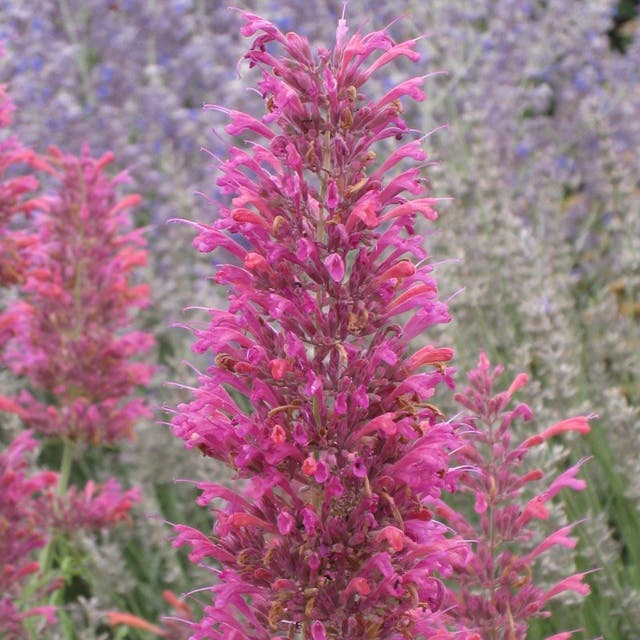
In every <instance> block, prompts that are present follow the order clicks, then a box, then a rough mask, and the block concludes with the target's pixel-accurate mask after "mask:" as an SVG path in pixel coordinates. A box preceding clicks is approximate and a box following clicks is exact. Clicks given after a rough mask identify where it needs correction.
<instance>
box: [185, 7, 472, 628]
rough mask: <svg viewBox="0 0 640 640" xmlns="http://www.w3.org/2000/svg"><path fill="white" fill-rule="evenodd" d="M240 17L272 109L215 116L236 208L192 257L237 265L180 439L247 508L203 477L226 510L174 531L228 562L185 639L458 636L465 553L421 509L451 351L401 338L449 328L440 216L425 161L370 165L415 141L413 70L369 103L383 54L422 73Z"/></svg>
mask: <svg viewBox="0 0 640 640" xmlns="http://www.w3.org/2000/svg"><path fill="white" fill-rule="evenodd" d="M242 16H243V18H244V20H245V25H244V27H243V28H242V33H243V34H244V35H246V36H255V39H254V42H253V46H252V47H251V49H250V50H249V52H248V53H247V55H246V58H247V60H249V63H250V66H251V67H258V68H260V69H261V73H262V76H261V80H260V82H259V84H258V86H259V91H260V93H261V95H262V97H263V99H264V101H265V106H266V111H267V114H266V115H265V116H263V118H262V119H261V120H258V119H256V118H254V117H251V116H248V115H247V114H244V113H240V112H237V111H229V110H225V109H219V110H220V111H223V112H224V113H225V114H226V115H227V116H229V118H230V119H231V124H230V125H229V127H228V131H229V132H230V133H231V134H233V135H238V134H240V133H246V134H248V135H250V136H252V138H251V144H250V145H246V146H243V147H242V148H238V147H232V148H231V149H230V150H229V154H228V157H227V159H226V160H225V161H224V162H222V164H221V177H220V178H219V180H218V186H219V188H220V192H221V193H222V194H223V195H224V196H228V197H230V198H231V206H227V207H225V206H222V207H221V208H220V212H219V213H220V215H219V218H218V220H216V221H215V222H214V223H213V224H211V225H204V224H198V225H196V227H197V228H198V229H199V231H200V233H199V235H198V237H197V238H196V240H195V241H194V244H195V246H196V247H197V248H198V249H199V250H201V251H211V250H213V249H215V248H217V247H219V248H222V249H226V250H228V251H229V252H230V253H231V254H232V256H233V258H234V260H233V263H230V264H222V265H220V266H219V267H218V269H217V272H216V274H215V281H216V282H217V283H219V284H224V285H225V286H227V287H228V289H229V292H230V295H229V307H228V309H227V310H220V309H213V310H211V311H210V316H211V322H210V325H209V327H208V328H207V329H205V330H202V329H199V330H196V331H195V335H196V338H197V341H196V343H195V345H194V349H195V350H196V351H199V352H212V353H213V354H214V355H215V364H214V366H212V367H210V368H209V369H208V370H207V372H206V373H205V374H203V375H202V376H201V378H200V387H199V389H197V390H196V391H195V392H194V398H193V400H192V401H191V402H189V403H186V404H182V405H180V406H179V407H178V408H177V411H176V415H175V416H174V418H173V429H174V432H175V434H176V435H177V436H179V437H180V438H182V439H183V440H184V441H185V444H186V446H187V447H194V448H198V449H199V450H200V451H201V452H202V453H204V454H205V455H207V456H210V457H213V458H216V459H218V460H221V461H223V462H224V463H226V464H228V465H230V467H231V468H232V469H233V470H234V471H235V472H236V474H237V477H238V478H243V479H247V481H248V482H247V483H246V485H243V486H246V487H247V488H246V490H245V491H244V493H242V495H240V494H235V493H234V492H232V491H231V490H230V489H225V490H224V491H222V489H221V488H219V487H218V486H217V485H215V484H213V483H203V484H202V485H201V489H202V490H203V497H204V496H209V498H208V499H203V500H201V503H202V504H205V503H207V502H209V501H210V500H211V499H213V497H220V498H223V499H224V500H226V501H227V503H228V506H227V507H226V508H223V509H220V510H218V511H217V522H216V524H215V526H214V530H213V532H212V535H210V536H209V535H205V534H204V533H201V532H198V531H196V530H194V529H191V528H189V527H185V526H182V525H178V526H177V527H176V532H177V537H176V539H175V544H176V545H181V544H183V543H186V544H189V545H190V546H191V547H192V549H193V551H192V558H193V559H194V560H195V561H198V560H200V559H203V558H212V559H215V560H216V561H217V562H218V563H219V564H220V565H221V567H222V568H221V571H220V581H219V582H218V583H217V584H215V585H214V586H212V588H211V591H212V593H213V603H212V605H211V606H209V607H206V608H205V612H204V617H203V619H202V621H201V622H199V623H194V624H193V626H192V638H194V639H196V640H200V639H204V638H210V639H212V638H225V639H229V638H234V639H237V640H240V639H243V640H248V639H251V640H258V639H259V640H263V639H268V638H280V639H285V638H287V639H293V638H304V639H305V640H337V639H338V638H340V639H341V640H363V639H370V640H373V639H383V638H385V639H386V638H400V637H412V636H411V633H412V629H414V627H415V629H419V630H420V631H421V632H424V633H433V634H435V633H436V632H437V633H439V634H440V635H438V637H441V638H448V637H453V636H452V635H450V634H449V632H448V631H447V630H446V629H445V628H444V627H443V626H442V625H441V623H440V619H441V614H440V612H439V609H440V606H441V603H442V599H443V595H444V587H443V585H442V583H441V581H440V576H441V575H444V574H446V573H448V572H450V571H451V566H452V564H453V563H454V560H455V563H457V562H462V558H463V556H464V553H465V551H464V544H463V543H461V541H459V540H455V539H453V538H451V536H450V534H449V532H448V530H447V528H446V527H444V526H443V525H441V524H439V523H436V522H434V521H433V520H432V513H433V512H432V511H430V510H429V508H428V507H427V503H430V504H434V503H435V502H437V501H438V498H439V496H440V493H441V491H442V489H443V488H444V487H445V486H447V487H448V488H451V486H452V478H451V476H450V474H449V472H448V464H449V455H450V452H451V451H452V449H454V448H455V447H456V446H458V442H457V439H456V436H455V435H454V433H453V428H452V427H451V425H449V424H447V423H442V422H440V421H439V416H440V412H439V410H438V409H437V407H435V406H434V405H433V404H430V402H429V401H430V400H431V398H432V396H433V394H434V393H435V390H436V388H437V387H438V385H440V383H442V382H447V383H449V382H450V379H449V374H450V371H449V370H448V369H447V365H446V363H447V362H448V361H449V360H450V359H451V356H452V352H451V350H449V349H447V348H443V347H437V346H430V347H425V348H424V349H422V350H420V351H418V352H417V353H416V354H414V355H411V353H410V350H409V347H408V344H409V341H410V339H411V338H412V337H414V336H415V335H417V334H418V333H419V332H421V331H423V330H425V329H428V328H429V327H431V326H433V325H435V324H438V323H442V322H446V321H448V319H449V316H448V313H447V311H446V306H445V305H444V304H443V303H442V302H439V301H438V300H437V287H436V283H435V281H434V280H433V277H432V275H431V270H432V268H431V266H430V265H429V264H427V262H426V260H425V259H426V257H427V256H426V251H425V250H424V248H423V247H422V246H420V242H419V240H420V238H419V237H416V236H415V229H414V224H415V220H416V218H417V217H418V216H422V217H424V218H426V219H427V220H434V219H435V218H436V212H435V210H434V208H433V206H434V204H435V203H436V200H437V198H433V197H430V196H428V195H426V196H425V195H424V190H425V186H424V184H423V183H422V182H420V181H419V180H418V179H417V175H418V173H417V171H416V170H414V169H409V170H405V171H404V172H403V171H402V168H401V164H402V163H404V162H405V161H408V160H418V161H423V160H424V159H425V154H424V152H423V151H422V150H421V149H420V147H419V145H418V144H417V143H416V142H413V143H409V144H407V145H405V146H404V147H401V150H400V151H397V152H395V153H394V154H392V155H391V156H390V158H389V159H388V160H387V161H386V163H385V161H384V160H383V161H382V165H381V167H382V169H380V168H376V162H375V159H376V152H375V150H374V149H375V147H376V143H377V142H379V141H382V140H385V139H388V138H391V139H393V138H401V137H403V136H404V135H409V129H408V127H407V125H406V123H405V122H404V120H403V118H402V115H401V112H402V108H401V104H400V100H401V99H402V98H403V97H405V96H408V97H409V98H413V99H423V98H424V94H423V92H422V90H420V89H419V86H420V85H421V84H422V77H421V78H416V79H413V80H409V81H405V82H403V83H401V84H399V85H398V86H397V87H396V88H395V89H393V90H391V91H390V92H389V93H388V94H386V96H383V97H382V99H379V100H377V101H376V100H372V99H371V98H369V97H367V96H366V95H365V94H364V93H362V88H363V85H364V83H365V81H366V80H367V79H368V78H369V77H370V76H371V75H372V74H373V73H374V72H377V71H378V70H379V69H380V68H382V67H383V66H384V65H386V64H387V63H389V62H391V61H392V60H394V59H395V58H396V57H398V56H405V57H407V58H409V59H410V60H413V61H415V60H417V59H418V57H419V56H418V53H417V52H416V51H415V49H414V46H415V43H416V41H415V40H409V41H407V42H403V43H399V44H396V43H394V42H393V40H392V39H391V37H390V36H389V35H388V33H386V31H378V32H375V33H371V34H368V35H361V34H359V33H356V34H355V35H353V36H351V37H348V34H347V27H346V22H345V20H344V19H341V20H340V22H339V26H338V31H337V43H336V46H335V47H334V49H333V50H332V51H329V50H327V49H324V48H321V49H320V50H319V51H318V52H317V54H316V55H315V56H314V55H313V54H312V52H311V49H310V47H309V45H308V43H307V41H306V40H305V39H304V38H301V37H300V36H298V35H296V34H292V33H289V34H286V35H285V34H283V33H281V32H280V31H279V30H278V29H277V28H276V27H275V26H274V25H273V24H271V23H269V22H267V21H266V20H264V19H262V18H260V17H258V16H255V15H253V14H250V13H246V12H242ZM256 137H257V138H258V140H256ZM415 196H419V197H415ZM227 234H234V236H235V238H236V240H233V241H232V240H231V239H230V237H229V236H228V235H227ZM418 261H419V262H418ZM404 313H409V314H410V317H411V314H413V317H411V319H410V320H409V329H408V330H406V331H405V330H403V328H402V327H400V326H399V325H398V324H397V316H398V315H399V314H404ZM247 405H250V408H249V409H247V408H246V407H247ZM462 633H463V632H462V631H460V632H459V633H457V635H456V636H455V637H456V638H463V637H466V636H464V635H462ZM469 637H472V636H469Z"/></svg>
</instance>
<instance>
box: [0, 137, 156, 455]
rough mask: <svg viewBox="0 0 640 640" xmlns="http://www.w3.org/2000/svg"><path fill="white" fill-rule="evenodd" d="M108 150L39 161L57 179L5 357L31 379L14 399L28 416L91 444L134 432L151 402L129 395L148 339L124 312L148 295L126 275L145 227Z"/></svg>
mask: <svg viewBox="0 0 640 640" xmlns="http://www.w3.org/2000/svg"><path fill="white" fill-rule="evenodd" d="M112 161H113V154H111V153H107V154H105V155H103V156H102V157H101V158H99V159H96V158H93V157H91V156H90V155H89V153H88V151H85V152H84V153H83V154H82V155H81V156H79V157H76V156H72V155H65V154H63V153H62V152H61V151H59V150H57V149H52V150H51V152H50V155H49V157H48V158H47V164H46V167H47V168H48V170H49V172H50V173H52V174H53V175H54V177H55V178H57V179H58V181H59V186H58V189H57V191H56V193H55V194H54V195H53V196H50V197H49V198H48V200H47V201H46V202H45V204H46V207H43V209H42V210H40V211H38V212H37V218H36V223H37V229H38V242H37V243H35V244H32V245H31V246H30V247H29V251H28V253H25V255H26V257H27V265H28V266H27V268H26V269H25V272H24V283H23V284H22V286H21V292H20V293H21V296H22V300H20V301H18V302H16V303H15V304H14V305H12V307H11V308H10V309H9V313H10V314H11V315H12V317H13V319H14V327H13V333H14V335H13V337H12V339H11V340H10V341H9V342H8V345H7V350H6V354H5V356H4V359H5V362H6V363H7V365H8V366H9V367H10V368H11V369H12V370H13V372H14V373H16V374H18V375H24V376H25V377H26V378H27V379H28V381H29V388H30V389H31V391H33V393H31V391H26V390H25V391H23V392H22V393H21V394H20V395H19V396H18V397H17V398H15V399H14V400H15V401H16V402H17V404H18V405H19V406H20V408H21V415H22V416H23V419H24V420H25V422H26V423H27V425H28V426H29V427H31V428H33V429H34V430H36V431H38V432H40V433H42V434H44V435H47V436H61V437H67V438H69V439H71V440H78V441H82V442H86V443H90V444H106V443H114V442H117V441H118V440H120V439H122V438H127V437H132V435H133V425H134V424H135V421H136V420H138V419H139V418H140V417H141V416H143V415H149V410H148V409H147V408H146V406H145V405H144V403H143V401H142V400H140V399H135V398H131V397H130V396H131V393H132V392H133V390H134V388H135V387H136V386H137V385H141V384H145V383H146V382H147V381H148V380H149V377H150V375H151V368H150V367H149V366H148V365H146V364H144V363H142V362H138V361H135V358H137V357H138V356H140V355H141V354H144V353H145V352H146V351H148V350H149V349H150V348H151V346H152V345H153V338H152V336H151V335H150V334H147V333H144V332H142V331H131V330H130V328H131V312H132V310H133V309H136V308H141V307H145V306H146V305H148V303H149V291H148V287H147V285H145V284H134V283H133V282H132V274H133V273H134V272H135V269H137V268H138V267H139V266H141V265H144V264H145V262H146V259H147V251H146V248H145V241H144V238H143V237H142V230H140V229H132V228H131V224H130V218H129V213H128V210H129V209H130V208H131V207H132V206H134V205H136V204H137V203H138V202H139V200H140V197H139V196H138V195H135V194H132V195H129V196H126V197H124V198H122V199H118V196H117V186H118V184H119V183H121V182H123V181H125V180H126V175H125V174H119V175H118V176H116V178H110V177H109V176H108V175H107V173H106V171H105V167H106V166H107V165H108V164H109V163H110V162H112Z"/></svg>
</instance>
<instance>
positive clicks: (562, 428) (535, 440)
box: [521, 415, 595, 447]
mask: <svg viewBox="0 0 640 640" xmlns="http://www.w3.org/2000/svg"><path fill="white" fill-rule="evenodd" d="M594 417H595V416H593V415H589V416H576V417H575V418H568V419H567V420H561V421H560V422H557V423H556V424H554V425H552V426H551V427H548V428H546V429H545V430H544V431H542V432H541V433H538V434H536V435H535V436H531V437H530V438H527V439H526V440H525V441H524V442H523V443H522V445H521V446H523V447H533V446H535V445H538V444H541V443H542V442H544V441H545V440H548V439H549V438H553V436H557V435H558V434H559V433H567V432H568V431H577V432H578V433H581V434H583V435H584V434H585V433H589V431H591V427H590V425H589V420H593V418H594Z"/></svg>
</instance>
